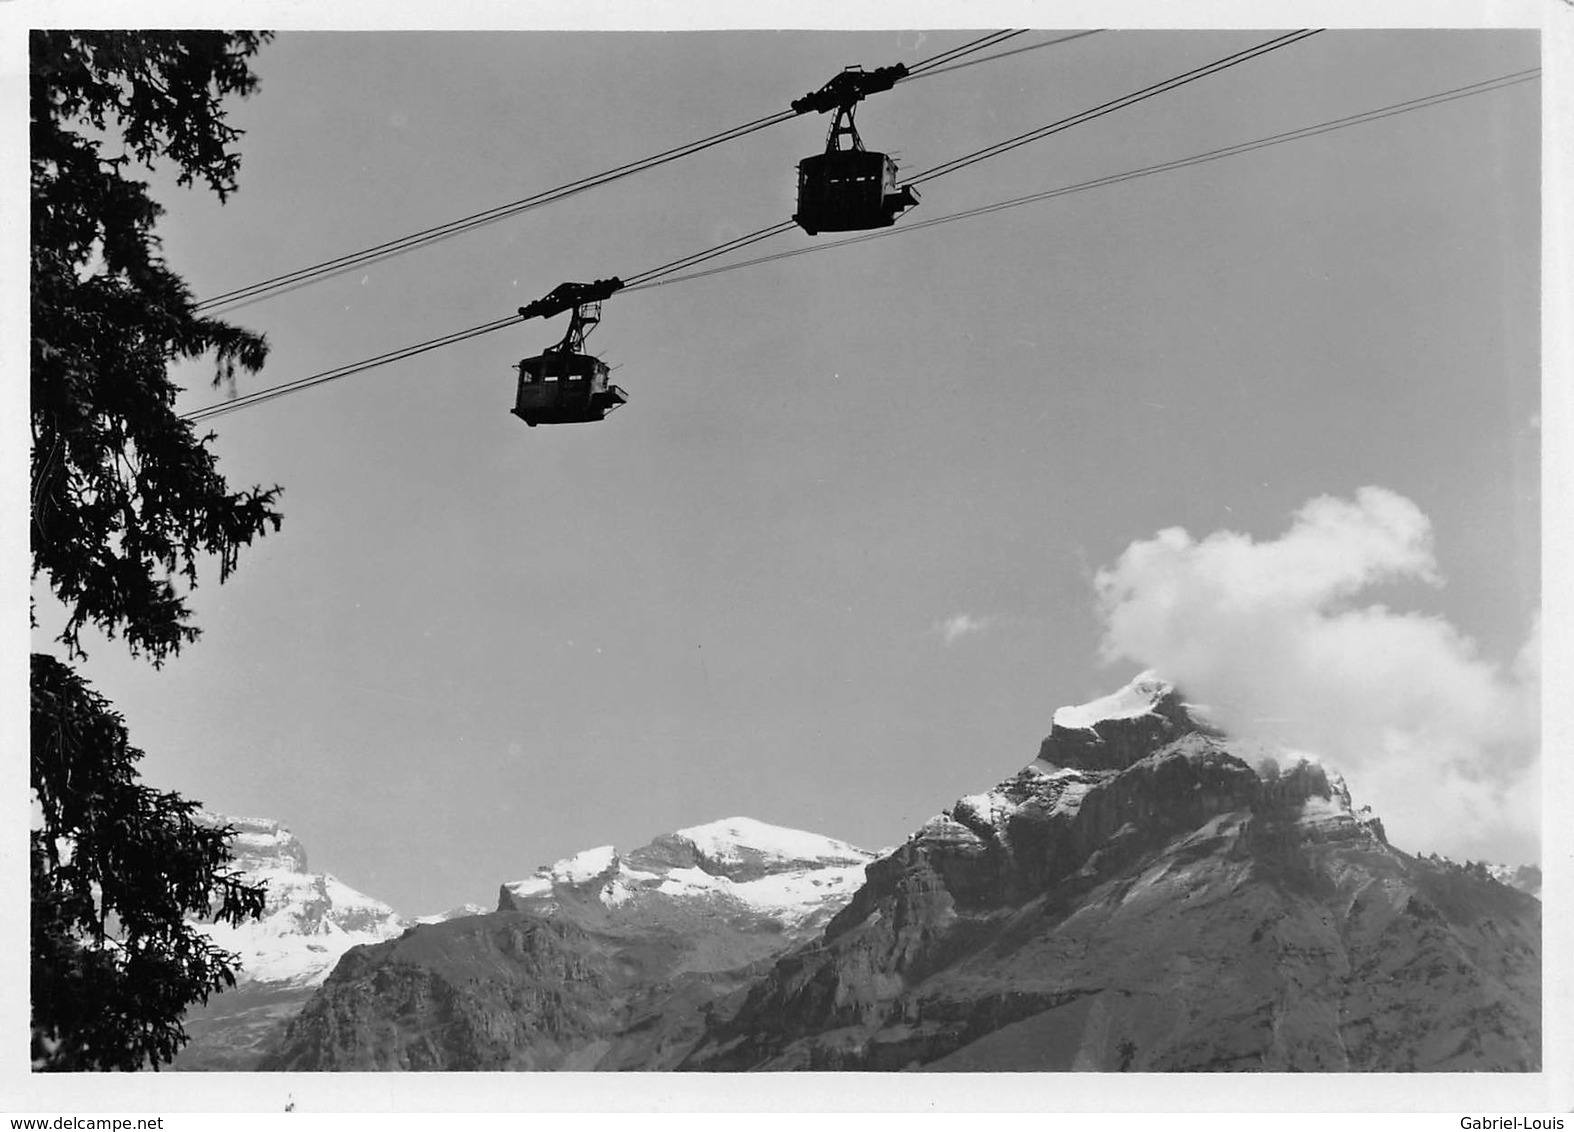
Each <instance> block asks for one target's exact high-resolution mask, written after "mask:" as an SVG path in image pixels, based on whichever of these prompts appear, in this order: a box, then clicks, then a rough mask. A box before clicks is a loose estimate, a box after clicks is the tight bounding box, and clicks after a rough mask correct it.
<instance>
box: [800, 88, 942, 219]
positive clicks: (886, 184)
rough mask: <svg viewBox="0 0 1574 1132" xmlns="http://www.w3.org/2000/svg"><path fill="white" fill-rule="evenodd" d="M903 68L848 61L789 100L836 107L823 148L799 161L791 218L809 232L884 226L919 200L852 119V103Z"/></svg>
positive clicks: (805, 106)
mask: <svg viewBox="0 0 1574 1132" xmlns="http://www.w3.org/2000/svg"><path fill="white" fill-rule="evenodd" d="M906 74H907V68H906V67H904V66H903V65H902V64H900V63H897V64H895V65H894V66H890V67H879V68H876V69H875V70H873V71H865V70H864V69H863V68H862V67H848V68H847V69H846V70H845V71H843V72H842V73H841V74H839V75H837V76H836V77H835V78H833V79H832V80H831V81H830V82H828V83H826V84H825V85H824V86H823V87H821V88H820V89H819V90H817V91H814V92H813V93H811V94H806V95H804V96H803V97H802V98H799V99H796V100H794V102H793V103H792V108H793V109H794V110H795V111H797V112H798V113H799V114H807V113H809V112H810V111H818V112H819V113H822V114H823V113H825V112H827V111H830V110H834V111H835V112H836V113H835V116H834V117H833V118H832V119H831V129H830V132H829V133H828V134H827V136H826V139H825V152H824V153H820V154H816V155H814V156H813V157H806V158H804V159H803V160H802V161H800V162H799V163H798V211H797V212H796V213H794V214H793V220H794V221H795V222H796V223H797V225H798V226H799V227H800V228H802V229H803V230H804V231H805V232H807V233H808V234H809V235H811V236H813V235H817V234H818V233H820V232H855V231H862V230H864V229H867V228H888V227H890V226H891V225H892V224H894V223H896V218H897V217H898V216H900V215H901V214H902V212H903V211H904V210H906V209H909V208H912V207H913V206H914V205H916V204H917V203H918V193H917V190H915V189H914V188H913V187H912V186H911V185H903V186H900V187H898V185H897V183H896V162H895V161H894V160H892V159H891V158H890V157H889V156H887V155H886V154H884V153H876V152H874V151H873V150H867V149H865V148H864V146H863V141H862V139H860V138H859V136H858V130H857V127H856V126H854V124H853V108H854V107H855V106H856V105H857V103H858V102H859V101H860V100H861V99H862V98H863V97H864V95H866V94H874V93H876V92H878V91H882V90H889V89H891V87H892V86H893V85H895V83H896V82H897V81H898V80H899V79H901V78H903V77H905V76H906ZM844 143H845V144H844Z"/></svg>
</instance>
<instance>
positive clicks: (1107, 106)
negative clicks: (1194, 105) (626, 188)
mask: <svg viewBox="0 0 1574 1132" xmlns="http://www.w3.org/2000/svg"><path fill="white" fill-rule="evenodd" d="M1321 30H1322V29H1321V28H1314V29H1302V30H1300V31H1295V32H1290V33H1289V34H1287V35H1283V36H1279V37H1278V38H1276V39H1271V40H1268V41H1266V42H1264V43H1259V44H1257V45H1255V46H1253V47H1248V48H1246V49H1244V50H1242V51H1237V52H1236V53H1235V54H1233V55H1227V56H1225V57H1224V58H1222V59H1216V60H1214V61H1213V62H1212V63H1206V64H1204V65H1203V66H1201V67H1195V68H1193V69H1192V70H1190V71H1186V72H1184V73H1182V74H1179V75H1176V76H1174V77H1173V78H1168V79H1165V80H1163V81H1162V82H1157V83H1154V84H1153V85H1152V86H1148V87H1144V88H1143V89H1142V90H1139V91H1134V92H1133V93H1131V94H1127V95H1122V96H1121V97H1120V98H1116V99H1111V100H1110V101H1109V102H1105V103H1103V104H1101V105H1099V106H1095V107H1093V108H1092V109H1090V110H1084V111H1082V112H1081V113H1078V114H1073V115H1071V116H1070V117H1068V118H1062V119H1060V120H1059V121H1058V122H1051V123H1050V124H1049V125H1047V126H1040V127H1038V128H1037V129H1034V130H1029V131H1028V132H1027V133H1025V134H1018V135H1017V136H1016V137H1014V138H1007V139H1006V140H1005V141H1000V142H996V143H995V144H994V145H990V146H985V147H984V148H983V149H980V150H976V151H974V152H973V153H969V154H964V155H963V156H961V157H956V158H952V159H951V160H950V161H946V162H943V163H942V164H940V165H936V166H933V167H931V168H929V169H926V170H924V171H923V172H922V173H918V174H916V175H914V176H913V177H910V178H908V180H907V184H909V185H918V184H922V183H923V182H924V181H931V180H933V179H935V178H936V177H943V176H945V175H946V174H947V173H955V172H956V171H957V170H958V169H965V168H966V167H967V166H969V165H973V164H976V163H977V162H980V161H985V160H988V159H989V158H991V157H998V156H999V155H1000V154H1002V153H1006V152H1007V151H1009V150H1013V149H1016V148H1018V147H1019V146H1024V145H1027V144H1029V143H1030V142H1035V141H1039V140H1041V139H1043V138H1047V137H1049V136H1050V135H1051V134H1057V133H1060V132H1061V131H1062V130H1069V129H1070V128H1071V127H1073V126H1080V125H1082V124H1083V123H1084V122H1091V121H1092V120H1093V119H1095V118H1102V117H1103V116H1104V115H1105V114H1113V113H1114V112H1115V111H1117V110H1123V109H1125V108H1126V107H1128V106H1134V105H1135V104H1137V103H1139V102H1144V101H1146V100H1147V99H1150V98H1155V97H1157V96H1158V95H1161V94H1167V93H1169V92H1170V91H1172V90H1175V89H1177V88H1178V87H1182V86H1185V85H1186V84H1188V83H1193V82H1196V81H1197V80H1198V79H1204V78H1207V77H1208V76H1210V75H1215V74H1218V73H1219V72H1220V71H1223V70H1227V69H1228V68H1230V67H1235V66H1239V65H1240V64H1242V63H1245V62H1249V61H1250V60H1252V59H1256V58H1258V57H1259V56H1262V55H1266V54H1268V53H1269V52H1270V51H1277V50H1279V48H1281V47H1288V46H1290V45H1291V44H1293V43H1299V42H1300V41H1301V40H1303V39H1309V38H1311V37H1312V36H1314V35H1317V34H1318V33H1319V32H1320V31H1321Z"/></svg>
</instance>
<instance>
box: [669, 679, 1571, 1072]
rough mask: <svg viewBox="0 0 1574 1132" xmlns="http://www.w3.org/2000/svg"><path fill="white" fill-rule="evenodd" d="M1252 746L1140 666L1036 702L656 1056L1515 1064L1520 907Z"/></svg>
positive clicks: (1532, 1044) (1525, 904) (1532, 986)
mask: <svg viewBox="0 0 1574 1132" xmlns="http://www.w3.org/2000/svg"><path fill="white" fill-rule="evenodd" d="M1251 754H1252V756H1253V760H1254V761H1256V762H1258V763H1259V768H1258V769H1253V766H1252V765H1249V763H1248V761H1247V760H1246V759H1244V758H1242V757H1240V755H1239V754H1237V753H1235V752H1233V751H1232V749H1231V742H1230V740H1229V739H1228V738H1227V737H1225V736H1224V735H1223V734H1221V733H1220V732H1219V731H1218V730H1217V729H1216V728H1214V727H1213V726H1211V725H1209V724H1207V723H1206V722H1204V721H1202V720H1201V719H1199V718H1198V717H1197V713H1194V712H1193V711H1191V710H1189V709H1188V708H1187V706H1186V705H1185V704H1184V703H1183V702H1182V700H1181V698H1180V697H1179V696H1178V695H1177V694H1176V692H1175V691H1174V689H1172V688H1171V687H1169V685H1167V684H1165V683H1164V682H1162V681H1160V680H1157V679H1155V678H1153V677H1151V676H1145V677H1143V678H1139V680H1138V681H1137V682H1135V683H1134V684H1132V685H1131V686H1129V687H1127V688H1126V689H1123V690H1122V691H1121V692H1119V693H1117V694H1116V695H1114V696H1111V697H1107V698H1106V699H1105V700H1102V701H1096V702H1095V703H1093V704H1089V705H1084V706H1083V707H1081V708H1076V709H1062V711H1061V712H1057V713H1056V718H1055V723H1054V727H1053V730H1052V731H1051V733H1050V735H1049V737H1048V738H1047V739H1046V740H1045V741H1044V744H1043V746H1042V747H1041V749H1040V751H1039V755H1038V758H1037V759H1036V760H1035V761H1034V762H1033V763H1032V764H1030V765H1029V766H1028V767H1027V768H1025V769H1024V770H1022V771H1021V772H1020V773H1018V774H1016V775H1014V776H1013V777H1011V778H1009V779H1007V780H1006V781H1004V782H1002V783H1000V784H999V785H998V786H996V787H995V788H994V789H992V790H989V791H987V792H985V793H982V794H978V795H973V796H970V797H967V798H963V799H961V800H959V801H958V802H957V803H955V804H954V805H953V806H952V807H951V808H950V809H948V810H946V811H945V812H944V813H942V814H940V815H938V816H936V817H935V818H933V819H931V820H930V821H928V822H927V823H925V824H924V826H923V827H922V828H920V829H919V830H918V831H917V832H916V833H915V834H914V835H913V836H912V837H911V838H910V839H909V840H908V842H907V843H906V844H905V845H903V846H902V847H901V848H899V849H897V850H896V851H895V852H893V853H891V854H890V855H888V856H886V857H884V858H882V859H881V860H879V861H877V862H875V863H874V864H872V865H871V866H870V867H869V869H868V879H867V882H866V884H865V885H864V887H863V888H862V889H860V890H859V892H858V893H857V895H856V896H855V897H854V898H853V900H852V901H851V902H850V903H849V904H848V905H847V907H846V908H844V909H843V910H842V911H841V912H840V913H839V914H838V915H837V916H836V917H835V918H834V919H833V920H832V922H831V923H830V924H829V925H828V927H827V929H826V931H825V934H824V936H823V938H822V939H821V940H819V941H818V942H816V943H815V944H813V945H811V946H809V947H806V948H804V949H801V950H798V951H795V952H793V953H790V954H789V955H787V956H785V957H784V958H782V959H781V960H779V961H778V962H777V963H776V964H775V965H774V967H773V968H772V970H771V971H770V972H769V973H768V974H767V975H766V976H764V977H763V978H762V979H760V980H759V981H758V982H757V983H755V985H753V986H752V987H751V988H750V989H749V990H748V992H747V994H746V996H744V997H743V999H742V1001H741V1003H740V1004H739V1005H738V1007H737V1009H736V1011H735V1012H733V1013H731V1014H723V1013H720V1012H718V1014H717V1015H715V1016H714V1017H713V1018H712V1022H711V1025H710V1027H709V1029H708V1032H707V1034H706V1036H705V1038H704V1039H703V1041H702V1042H701V1043H699V1045H698V1046H696V1048H695V1049H694V1051H693V1052H692V1053H691V1054H689V1055H688V1056H687V1057H686V1058H685V1059H684V1060H683V1062H682V1067H683V1068H690V1069H817V1070H825V1069H877V1070H878V1069H914V1068H926V1069H941V1070H986V1069H988V1070H994V1069H1018V1070H1134V1071H1136V1070H1145V1071H1166V1070H1186V1071H1191V1070H1219V1069H1225V1070H1239V1069H1261V1070H1280V1071H1283V1070H1322V1071H1334V1070H1460V1069H1506V1070H1530V1069H1535V1068H1537V1067H1539V1064H1540V1014H1539V1010H1540V905H1539V903H1538V902H1537V901H1536V900H1534V899H1532V898H1530V897H1529V896H1527V895H1525V894H1523V893H1521V892H1518V891H1515V890H1514V889H1512V888H1510V887H1508V886H1506V885H1503V884H1500V883H1497V882H1496V881H1495V880H1493V879H1492V878H1491V877H1490V876H1487V875H1485V873H1484V872H1482V871H1479V870H1468V869H1462V868H1460V867H1458V866H1454V865H1451V864H1449V863H1447V862H1440V861H1427V860H1420V859H1417V858H1414V857H1410V856H1408V855H1406V854H1404V853H1402V852H1400V851H1398V850H1396V849H1394V848H1393V847H1392V846H1390V845H1389V844H1388V843H1387V841H1386V839H1385V837H1384V834H1383V829H1382V826H1381V824H1380V823H1379V822H1378V821H1377V820H1375V819H1374V818H1372V817H1370V816H1369V815H1367V814H1366V813H1364V812H1357V811H1355V810H1354V809H1353V808H1352V806H1351V802H1350V797H1349V793H1348V791H1347V790H1346V789H1345V786H1344V784H1343V782H1342V780H1340V779H1339V777H1338V776H1337V775H1335V774H1331V773H1330V772H1328V771H1326V770H1325V769H1323V768H1322V767H1320V766H1318V765H1317V764H1316V763H1314V762H1310V761H1305V760H1291V759H1288V758H1287V759H1286V761H1287V762H1289V763H1290V765H1289V769H1287V770H1280V769H1279V767H1278V765H1277V764H1276V762H1275V761H1273V760H1265V759H1263V758H1262V757H1261V755H1262V752H1261V751H1260V750H1253V751H1252V752H1251Z"/></svg>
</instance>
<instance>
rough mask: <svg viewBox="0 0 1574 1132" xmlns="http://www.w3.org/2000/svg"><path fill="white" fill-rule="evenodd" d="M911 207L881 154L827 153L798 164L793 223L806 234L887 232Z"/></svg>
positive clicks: (913, 200) (909, 195) (908, 193)
mask: <svg viewBox="0 0 1574 1132" xmlns="http://www.w3.org/2000/svg"><path fill="white" fill-rule="evenodd" d="M917 203H918V197H917V195H916V194H915V193H914V192H913V190H912V188H911V187H905V188H900V189H899V188H897V186H896V162H895V161H893V160H891V158H889V157H887V156H886V155H885V154H883V153H875V152H872V151H871V150H866V149H838V150H828V151H827V152H825V153H818V154H815V155H814V156H813V157H805V158H804V159H803V160H802V161H800V162H798V211H797V213H796V214H795V215H794V216H793V220H795V221H796V222H797V224H798V226H799V227H800V228H802V229H803V230H804V231H805V232H807V233H809V235H811V236H813V235H815V234H816V233H819V232H855V231H860V230H862V229H865V228H888V227H890V226H891V225H892V224H894V223H896V218H897V217H898V216H899V215H901V213H902V211H903V210H904V209H908V208H912V207H913V205H915V204H917Z"/></svg>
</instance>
